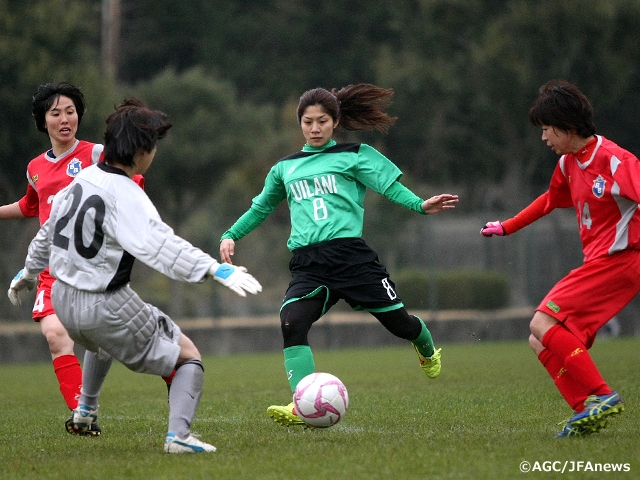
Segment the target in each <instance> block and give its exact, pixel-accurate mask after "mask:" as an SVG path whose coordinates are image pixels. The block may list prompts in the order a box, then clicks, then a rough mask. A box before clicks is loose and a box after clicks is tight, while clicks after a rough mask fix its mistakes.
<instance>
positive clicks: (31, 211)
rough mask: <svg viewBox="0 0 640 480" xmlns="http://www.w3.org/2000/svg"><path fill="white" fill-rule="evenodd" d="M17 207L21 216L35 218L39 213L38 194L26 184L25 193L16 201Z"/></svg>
mask: <svg viewBox="0 0 640 480" xmlns="http://www.w3.org/2000/svg"><path fill="white" fill-rule="evenodd" d="M18 206H19V207H20V211H21V212H22V215H24V216H25V217H27V218H32V217H37V216H38V215H39V213H40V199H39V198H38V192H37V191H36V190H35V189H34V188H33V187H32V186H31V184H30V183H29V184H27V193H26V194H25V195H24V197H22V198H21V199H20V200H18Z"/></svg>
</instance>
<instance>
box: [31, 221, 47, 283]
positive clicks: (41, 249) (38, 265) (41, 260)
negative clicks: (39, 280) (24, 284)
mask: <svg viewBox="0 0 640 480" xmlns="http://www.w3.org/2000/svg"><path fill="white" fill-rule="evenodd" d="M50 223H51V222H50V221H49V220H47V221H46V222H45V223H44V225H42V227H40V230H38V233H37V234H36V236H35V237H34V239H33V240H31V243H30V244H29V252H28V253H27V259H26V260H25V263H24V266H25V267H26V269H27V270H29V272H31V273H40V272H42V271H43V270H44V269H45V268H47V267H48V266H49V253H50V251H51V241H50V238H49V226H50Z"/></svg>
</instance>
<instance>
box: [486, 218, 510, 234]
mask: <svg viewBox="0 0 640 480" xmlns="http://www.w3.org/2000/svg"><path fill="white" fill-rule="evenodd" d="M480 233H481V234H482V235H484V236H485V237H491V236H493V235H498V236H499V237H503V236H505V235H506V234H507V232H505V231H504V227H503V226H502V223H500V222H497V221H496V222H489V223H487V224H486V225H485V226H484V227H483V228H482V229H481V230H480Z"/></svg>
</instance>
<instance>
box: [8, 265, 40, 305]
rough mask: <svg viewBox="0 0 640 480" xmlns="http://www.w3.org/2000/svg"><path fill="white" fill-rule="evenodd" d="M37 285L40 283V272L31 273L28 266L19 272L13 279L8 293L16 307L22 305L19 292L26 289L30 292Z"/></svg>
mask: <svg viewBox="0 0 640 480" xmlns="http://www.w3.org/2000/svg"><path fill="white" fill-rule="evenodd" d="M36 285H38V274H37V273H31V272H30V271H29V270H27V269H26V268H23V269H22V270H20V271H19V272H18V274H17V275H16V276H15V277H14V279H13V280H11V286H10V287H9V291H8V292H7V295H9V300H11V303H13V304H14V305H15V306H16V307H19V306H20V305H22V302H21V301H20V295H19V292H20V291H21V290H25V289H26V290H27V292H29V291H31V290H33V289H34V288H35V287H36Z"/></svg>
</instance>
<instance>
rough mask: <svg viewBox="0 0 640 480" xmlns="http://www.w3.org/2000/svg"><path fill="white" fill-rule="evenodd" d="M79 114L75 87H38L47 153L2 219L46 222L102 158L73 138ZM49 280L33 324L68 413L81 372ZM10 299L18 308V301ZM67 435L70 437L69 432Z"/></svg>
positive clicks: (43, 281)
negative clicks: (57, 200) (57, 198)
mask: <svg viewBox="0 0 640 480" xmlns="http://www.w3.org/2000/svg"><path fill="white" fill-rule="evenodd" d="M84 111H85V100H84V95H83V94H82V92H81V91H80V89H79V88H78V87H76V86H74V85H71V84H69V83H59V84H51V83H47V84H43V85H40V86H39V87H38V89H37V91H36V93H35V94H34V96H33V117H34V119H35V123H36V127H37V128H38V130H39V131H41V132H43V133H46V134H48V135H49V139H50V140H51V149H49V150H47V151H46V152H43V153H41V154H40V155H38V156H37V157H36V158H34V159H33V160H31V161H30V162H29V165H28V166H27V181H28V184H27V191H26V193H25V195H24V196H23V197H22V198H21V199H20V200H18V201H17V202H14V203H11V204H8V205H3V206H0V219H1V220H6V219H18V218H27V217H38V218H39V219H40V224H43V223H44V222H45V221H46V220H47V219H48V218H49V213H50V211H51V202H52V200H53V197H54V195H55V194H56V193H58V192H59V191H60V190H62V189H63V188H64V187H66V186H67V185H69V183H71V181H72V180H73V179H74V178H75V176H76V175H77V174H78V173H79V172H80V171H81V170H82V169H83V168H86V167H88V166H90V165H93V164H94V163H97V162H99V161H100V160H101V159H102V150H103V147H102V145H100V144H95V143H90V142H87V141H84V140H78V139H77V138H76V133H77V131H78V126H79V125H80V121H81V120H82V116H83V114H84ZM53 281H54V278H53V277H52V276H51V275H49V270H48V269H47V270H45V271H44V272H42V273H41V274H40V278H39V284H38V287H37V290H36V298H35V302H34V305H33V320H34V321H36V322H38V323H39V324H40V329H41V331H42V334H43V335H44V337H45V338H46V339H47V343H48V344H49V350H50V352H51V358H52V359H53V369H54V371H55V374H56V377H57V378H58V383H59V384H60V392H61V393H62V396H63V397H64V400H65V402H66V404H67V406H68V407H69V410H73V409H75V408H76V406H77V404H78V397H79V395H80V385H81V383H82V370H81V367H80V362H79V361H78V358H77V357H76V355H75V353H74V351H73V345H74V344H73V340H71V338H69V335H68V334H67V331H66V330H65V328H64V327H63V326H62V324H61V323H60V320H59V319H58V317H57V315H56V313H55V311H54V310H53V307H52V305H51V295H50V294H51V285H52V284H53ZM10 297H11V296H10ZM11 300H12V302H13V303H14V304H20V299H19V297H17V296H14V298H11ZM67 424H69V423H68V421H67ZM67 430H68V431H69V432H70V433H72V430H71V429H69V428H67ZM89 434H90V435H99V434H100V427H98V425H97V424H96V425H95V426H94V427H93V429H92V430H91V432H89Z"/></svg>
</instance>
